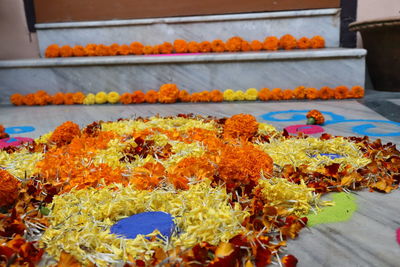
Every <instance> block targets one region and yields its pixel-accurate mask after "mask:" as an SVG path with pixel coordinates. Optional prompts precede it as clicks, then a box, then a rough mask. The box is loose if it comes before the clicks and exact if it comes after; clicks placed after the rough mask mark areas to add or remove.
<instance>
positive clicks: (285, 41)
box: [279, 34, 297, 50]
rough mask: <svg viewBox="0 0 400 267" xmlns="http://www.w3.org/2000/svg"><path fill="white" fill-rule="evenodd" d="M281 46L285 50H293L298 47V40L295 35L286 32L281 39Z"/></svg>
mask: <svg viewBox="0 0 400 267" xmlns="http://www.w3.org/2000/svg"><path fill="white" fill-rule="evenodd" d="M279 43H280V46H281V47H282V48H283V49H285V50H291V49H294V48H296V47H297V41H296V38H294V36H292V35H290V34H285V35H284V36H282V37H281V39H280V40H279Z"/></svg>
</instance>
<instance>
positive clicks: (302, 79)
mask: <svg viewBox="0 0 400 267" xmlns="http://www.w3.org/2000/svg"><path fill="white" fill-rule="evenodd" d="M365 54H366V52H365V50H363V49H323V50H310V51H283V52H274V53H268V52H258V53H256V52H253V53H233V54H201V55H195V56H170V57H146V56H137V57H136V56H129V57H122V56H120V57H97V58H67V59H63V58H58V59H37V60H15V61H0V88H1V90H0V98H1V101H0V103H7V102H8V98H9V96H10V95H11V94H13V93H22V94H27V93H31V92H34V91H36V90H38V89H42V90H46V91H48V92H49V93H51V94H53V93H56V92H59V91H62V92H75V91H82V92H84V93H90V92H91V93H93V92H94V93H95V92H98V91H113V90H115V91H118V92H120V93H123V92H130V91H133V90H143V91H147V90H150V89H158V88H159V87H160V86H161V85H162V84H164V83H176V84H177V85H178V86H179V87H180V88H181V89H186V90H188V91H190V92H198V91H203V90H213V89H220V90H225V89H228V88H232V89H236V90H238V89H247V88H251V87H255V88H259V89H261V88H264V87H269V88H276V87H280V88H283V89H286V88H291V89H293V88H295V87H297V86H299V85H304V86H308V87H316V88H320V87H323V86H331V87H336V86H338V85H347V86H354V85H361V86H363V85H364V80H365V78H364V77H365Z"/></svg>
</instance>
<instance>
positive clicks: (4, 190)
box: [0, 168, 20, 207]
mask: <svg viewBox="0 0 400 267" xmlns="http://www.w3.org/2000/svg"><path fill="white" fill-rule="evenodd" d="M0 184H1V186H0V207H3V206H8V205H11V204H13V203H14V201H15V200H16V199H17V197H18V187H19V185H20V182H19V181H18V180H17V179H16V178H15V177H14V176H12V175H11V174H9V173H8V172H7V171H6V170H3V169H1V168H0Z"/></svg>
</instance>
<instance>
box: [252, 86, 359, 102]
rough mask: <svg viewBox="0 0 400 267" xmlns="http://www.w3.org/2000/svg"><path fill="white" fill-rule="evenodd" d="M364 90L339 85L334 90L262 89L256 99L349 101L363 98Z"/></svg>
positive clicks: (299, 88)
mask: <svg viewBox="0 0 400 267" xmlns="http://www.w3.org/2000/svg"><path fill="white" fill-rule="evenodd" d="M364 93H365V91H364V88H363V87H361V86H353V87H352V88H351V89H349V88H348V87H347V86H344V85H341V86H338V87H336V88H329V87H327V86H324V87H322V88H321V89H319V90H318V89H317V88H306V87H304V86H299V87H297V88H295V89H294V90H292V89H285V90H282V89H281V88H274V89H272V90H270V89H269V88H262V89H261V90H260V91H259V93H258V98H259V99H260V100H262V101H268V100H292V99H298V100H300V99H309V100H315V99H322V100H329V99H349V98H362V97H364Z"/></svg>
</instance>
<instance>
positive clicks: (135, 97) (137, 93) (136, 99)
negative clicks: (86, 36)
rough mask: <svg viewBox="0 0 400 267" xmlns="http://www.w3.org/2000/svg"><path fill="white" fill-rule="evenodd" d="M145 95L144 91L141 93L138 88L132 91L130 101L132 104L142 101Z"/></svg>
mask: <svg viewBox="0 0 400 267" xmlns="http://www.w3.org/2000/svg"><path fill="white" fill-rule="evenodd" d="M145 96H146V95H145V93H143V92H142V91H140V90H138V91H135V92H133V94H132V103H134V104H140V103H143V102H144V101H145Z"/></svg>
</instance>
